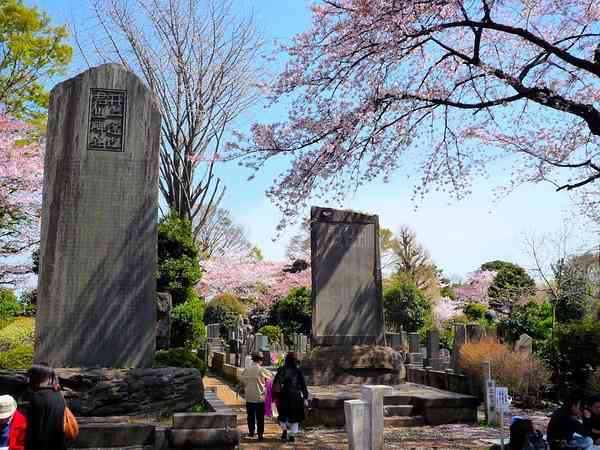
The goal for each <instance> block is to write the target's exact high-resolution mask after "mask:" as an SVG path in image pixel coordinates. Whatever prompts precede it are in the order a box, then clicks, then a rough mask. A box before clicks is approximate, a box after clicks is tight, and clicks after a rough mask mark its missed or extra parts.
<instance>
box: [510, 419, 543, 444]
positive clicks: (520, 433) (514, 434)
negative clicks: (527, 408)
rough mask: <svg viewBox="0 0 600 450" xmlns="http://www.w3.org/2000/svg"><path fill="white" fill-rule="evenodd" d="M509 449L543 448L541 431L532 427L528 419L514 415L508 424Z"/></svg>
mask: <svg viewBox="0 0 600 450" xmlns="http://www.w3.org/2000/svg"><path fill="white" fill-rule="evenodd" d="M508 448H509V450H545V449H546V443H545V442H544V437H543V436H542V433H540V432H539V431H538V430H534V429H533V423H532V422H531V420H529V419H524V418H522V417H515V418H514V419H513V421H512V423H511V425H510V443H509V444H508Z"/></svg>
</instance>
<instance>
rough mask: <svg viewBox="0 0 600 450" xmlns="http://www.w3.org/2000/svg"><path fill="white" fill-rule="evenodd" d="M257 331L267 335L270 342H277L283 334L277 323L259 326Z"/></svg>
mask: <svg viewBox="0 0 600 450" xmlns="http://www.w3.org/2000/svg"><path fill="white" fill-rule="evenodd" d="M258 332H259V333H260V334H264V335H265V336H267V337H268V338H269V343H270V344H275V343H279V341H280V340H281V336H283V332H282V331H281V328H279V327H278V326H277V325H265V326H264V327H261V328H260V329H259V330H258Z"/></svg>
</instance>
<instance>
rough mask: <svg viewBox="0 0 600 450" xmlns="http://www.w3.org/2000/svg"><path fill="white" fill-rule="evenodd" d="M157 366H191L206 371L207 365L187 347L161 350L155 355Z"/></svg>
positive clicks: (155, 364)
mask: <svg viewBox="0 0 600 450" xmlns="http://www.w3.org/2000/svg"><path fill="white" fill-rule="evenodd" d="M154 366H155V367H189V368H192V369H198V370H199V371H200V372H202V373H204V372H205V371H206V366H205V364H204V362H203V361H202V360H201V359H200V358H198V355H196V354H195V353H193V352H191V351H190V350H188V349H186V348H170V349H168V350H159V351H158V352H156V354H155V356H154Z"/></svg>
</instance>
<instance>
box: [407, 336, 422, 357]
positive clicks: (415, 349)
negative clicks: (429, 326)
mask: <svg viewBox="0 0 600 450" xmlns="http://www.w3.org/2000/svg"><path fill="white" fill-rule="evenodd" d="M420 346H421V340H420V339H419V333H408V351H409V353H419V352H420Z"/></svg>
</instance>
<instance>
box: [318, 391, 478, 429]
mask: <svg viewBox="0 0 600 450" xmlns="http://www.w3.org/2000/svg"><path fill="white" fill-rule="evenodd" d="M308 390H309V392H310V394H311V403H310V410H309V415H308V421H309V423H310V424H311V425H319V426H328V427H340V426H344V424H345V415H344V401H346V400H352V399H360V398H361V385H330V386H309V387H308ZM478 404H479V401H478V400H477V399H476V398H475V397H472V396H469V395H462V394H456V393H453V392H448V391H443V390H440V389H435V388H431V387H428V386H422V385H418V384H414V383H403V384H401V385H396V386H393V390H392V392H391V393H390V394H388V395H386V396H385V397H384V405H396V406H401V405H409V406H411V407H412V409H411V415H412V416H421V417H422V418H423V419H424V421H425V423H427V424H429V425H437V424H444V423H474V422H476V421H477V406H478ZM407 423H409V424H410V422H409V421H407Z"/></svg>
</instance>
